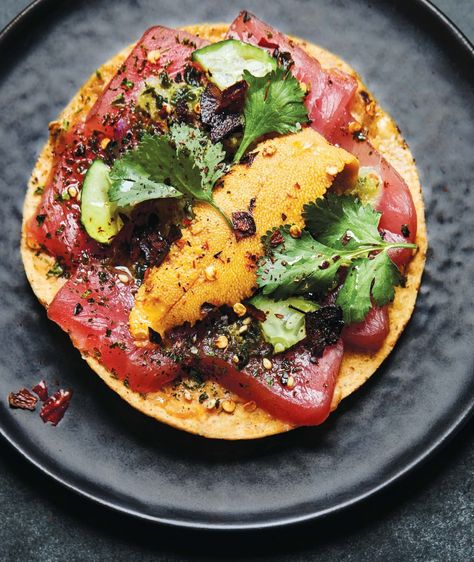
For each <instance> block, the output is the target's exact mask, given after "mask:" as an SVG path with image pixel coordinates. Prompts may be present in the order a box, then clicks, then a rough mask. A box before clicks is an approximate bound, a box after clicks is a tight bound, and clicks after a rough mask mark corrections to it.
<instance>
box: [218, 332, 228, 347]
mask: <svg viewBox="0 0 474 562" xmlns="http://www.w3.org/2000/svg"><path fill="white" fill-rule="evenodd" d="M215 344H216V347H217V348H219V349H225V348H226V347H227V346H228V345H229V340H228V338H227V337H226V336H224V335H221V336H217V338H216V341H215Z"/></svg>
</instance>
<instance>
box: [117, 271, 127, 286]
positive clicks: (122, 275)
mask: <svg viewBox="0 0 474 562" xmlns="http://www.w3.org/2000/svg"><path fill="white" fill-rule="evenodd" d="M118 278H119V281H120V282H122V283H124V284H125V285H126V284H127V283H130V277H129V276H128V275H127V274H126V273H119V274H118Z"/></svg>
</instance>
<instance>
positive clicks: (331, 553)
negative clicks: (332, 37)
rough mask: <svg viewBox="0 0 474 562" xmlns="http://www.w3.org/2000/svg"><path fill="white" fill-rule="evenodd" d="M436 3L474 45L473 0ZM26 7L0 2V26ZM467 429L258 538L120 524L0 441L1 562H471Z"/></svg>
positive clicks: (472, 455)
mask: <svg viewBox="0 0 474 562" xmlns="http://www.w3.org/2000/svg"><path fill="white" fill-rule="evenodd" d="M434 3H435V4H436V5H437V6H438V7H439V8H440V9H441V10H443V11H444V12H445V13H446V15H447V16H448V17H449V18H450V19H451V20H452V21H454V23H456V24H457V25H458V26H459V28H460V29H461V30H462V31H463V32H464V33H465V34H466V35H467V36H468V37H470V38H474V8H473V0H436V1H435V2H434ZM27 4H28V2H26V1H25V0H2V1H1V2H0V28H1V27H3V26H4V25H6V24H7V23H8V21H9V20H11V19H12V18H13V17H14V16H15V15H16V14H17V13H18V12H19V11H20V10H21V9H23V8H24V7H25V6H26V5H27ZM473 429H474V420H471V422H470V423H469V424H468V426H467V427H465V428H464V429H463V430H462V432H461V433H460V434H459V435H458V436H457V437H456V438H455V439H454V440H453V441H452V442H451V443H450V444H449V446H447V447H446V448H445V449H444V450H443V451H442V453H441V454H439V455H437V456H436V457H435V458H434V459H432V460H431V462H429V463H428V464H426V465H425V466H423V467H421V468H420V469H418V470H416V471H415V472H414V473H413V474H411V475H410V476H409V477H408V478H405V479H404V480H403V481H402V482H399V483H398V484H396V485H395V486H394V487H392V488H391V489H390V490H389V491H388V493H384V494H382V495H381V496H380V497H378V498H376V499H373V500H371V501H369V502H366V503H365V504H363V505H362V506H360V507H358V508H357V509H356V510H352V511H351V512H350V513H348V514H346V515H344V516H343V517H338V518H335V519H331V520H328V521H327V522H325V523H324V524H323V525H321V524H319V525H317V526H315V525H305V526H300V527H297V528H293V529H288V530H284V531H282V530H280V531H275V532H270V533H265V535H264V536H263V535H262V534H260V535H259V534H258V533H247V534H238V535H235V534H234V535H231V536H229V535H216V534H207V533H197V532H186V535H184V531H178V530H173V529H171V530H170V529H167V528H161V527H157V526H151V525H148V524H145V523H141V522H137V521H134V520H131V519H129V518H126V517H122V516H120V515H118V514H116V513H111V512H109V511H107V510H105V509H103V508H100V507H98V506H96V505H95V504H92V503H90V502H88V501H85V500H83V499H81V498H79V497H77V496H76V495H74V494H72V493H70V492H68V491H67V490H65V489H63V488H62V487H61V486H59V485H57V484H55V483H54V482H52V481H50V479H49V478H47V477H46V476H44V475H43V474H42V473H40V472H39V471H38V470H35V469H34V468H33V467H32V466H31V465H29V464H28V463H27V462H26V461H25V460H23V458H21V457H20V456H19V455H18V454H17V453H16V452H15V451H14V450H13V449H11V448H10V447H9V446H8V445H7V444H6V443H4V442H3V441H0V521H1V525H0V559H1V560H5V561H10V560H21V561H26V560H28V561H29V560H38V561H39V560H41V561H44V562H46V561H53V560H91V561H96V560H100V561H102V560H104V561H109V560H117V561H118V560H137V561H142V560H159V561H175V560H183V559H186V560H211V559H212V560H214V559H215V560H222V559H224V558H225V559H234V560H254V559H258V560H281V561H286V560H288V561H292V562H293V561H295V562H296V561H302V560H315V559H317V560H319V561H320V562H324V561H331V560H340V559H345V560H347V561H348V562H349V561H356V560H371V561H372V560H386V561H389V560H390V561H391V560H400V561H402V560H403V561H408V560H410V561H411V560H420V561H421V560H422V561H425V560H439V561H443V562H444V561H448V560H453V561H458V560H472V559H474V492H473V488H474V475H473V472H474V470H473V467H474V440H473V439H472V431H473ZM257 539H258V540H257Z"/></svg>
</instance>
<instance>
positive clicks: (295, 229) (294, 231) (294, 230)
mask: <svg viewBox="0 0 474 562" xmlns="http://www.w3.org/2000/svg"><path fill="white" fill-rule="evenodd" d="M290 236H291V237H292V238H301V228H300V227H299V226H298V225H297V224H292V225H291V226H290Z"/></svg>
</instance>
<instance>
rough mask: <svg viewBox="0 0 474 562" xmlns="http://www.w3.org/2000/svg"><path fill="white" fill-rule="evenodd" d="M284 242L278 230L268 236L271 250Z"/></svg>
mask: <svg viewBox="0 0 474 562" xmlns="http://www.w3.org/2000/svg"><path fill="white" fill-rule="evenodd" d="M284 241H285V239H284V238H283V234H282V233H281V231H280V230H279V229H277V230H274V231H273V232H272V235H271V236H270V246H271V247H272V248H276V247H277V246H279V245H280V244H283V242H284Z"/></svg>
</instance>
